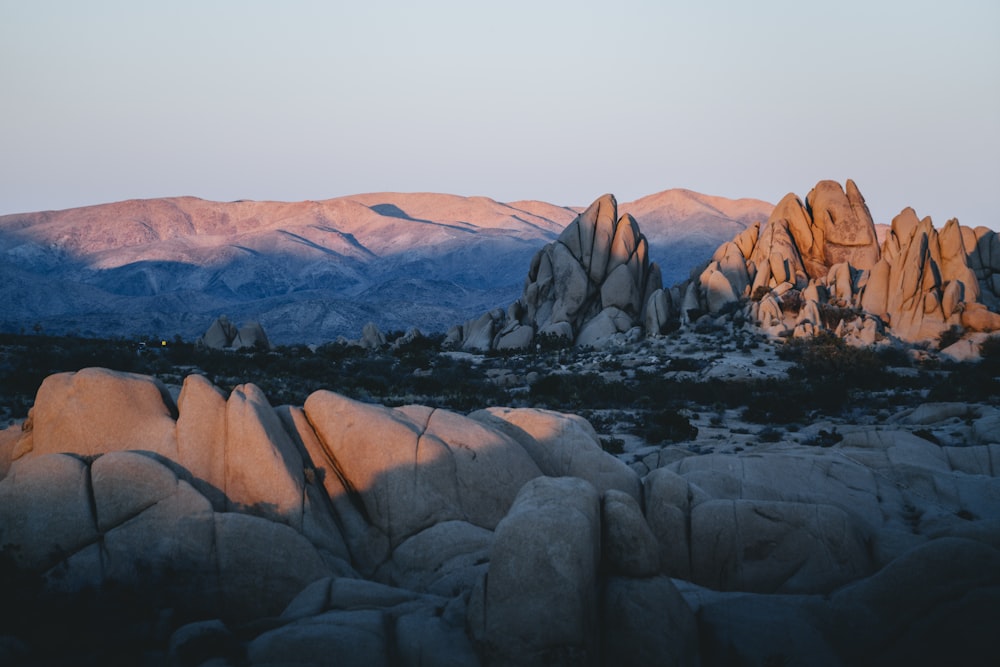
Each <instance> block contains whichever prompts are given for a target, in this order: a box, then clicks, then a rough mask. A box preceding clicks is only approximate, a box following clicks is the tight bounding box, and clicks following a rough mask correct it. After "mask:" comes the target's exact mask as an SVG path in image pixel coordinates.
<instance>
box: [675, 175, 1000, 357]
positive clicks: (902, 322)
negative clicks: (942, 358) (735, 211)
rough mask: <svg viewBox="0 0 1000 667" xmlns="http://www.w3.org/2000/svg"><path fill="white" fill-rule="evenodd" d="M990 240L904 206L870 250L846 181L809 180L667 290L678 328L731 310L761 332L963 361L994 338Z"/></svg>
mask: <svg viewBox="0 0 1000 667" xmlns="http://www.w3.org/2000/svg"><path fill="white" fill-rule="evenodd" d="M998 258H1000V237H998V236H997V233H996V232H995V231H993V230H991V229H988V228H986V227H976V228H970V227H964V226H961V225H959V223H958V221H957V220H949V221H948V223H947V224H945V226H944V227H943V228H941V229H940V230H938V229H936V228H935V227H934V224H933V222H932V221H931V219H930V218H929V217H926V218H923V219H922V220H921V219H920V218H918V217H917V214H916V213H915V212H914V210H913V209H912V208H906V209H903V211H902V212H901V213H900V214H899V215H897V216H896V217H895V218H894V219H893V220H892V225H891V226H890V228H889V230H888V233H887V235H886V238H885V240H884V242H882V244H881V246H880V245H879V242H878V239H877V236H876V229H875V225H874V222H873V221H872V217H871V214H870V213H869V212H868V207H867V205H866V204H865V200H864V197H862V196H861V192H860V191H859V190H858V187H857V185H855V183H854V182H853V181H851V180H848V181H847V186H846V188H843V187H841V186H840V184H839V183H837V182H835V181H820V182H819V183H818V184H817V185H816V187H814V188H813V189H812V190H811V191H810V192H809V194H808V195H807V196H806V199H805V202H803V201H802V200H801V199H799V197H797V196H796V195H795V194H788V195H786V196H785V197H784V198H783V199H782V200H781V201H780V202H779V203H778V205H777V206H776V207H775V208H774V211H773V212H772V213H771V216H770V217H769V218H768V220H767V221H766V222H765V223H764V224H763V225H761V224H760V223H756V224H754V225H752V226H750V227H748V228H747V229H746V230H745V231H743V232H741V233H740V234H738V235H737V236H736V237H735V238H734V239H733V240H732V241H731V242H728V243H724V244H722V245H721V246H719V248H718V250H716V252H715V253H714V254H713V256H712V258H711V260H710V261H709V262H708V263H707V265H706V266H705V267H704V269H703V270H702V271H701V273H700V274H697V275H696V276H693V277H692V280H690V281H688V282H687V283H685V284H683V285H680V286H677V287H676V288H675V290H674V292H675V293H674V295H673V296H674V299H675V301H677V302H679V303H680V304H681V305H680V313H679V316H680V318H681V321H682V322H689V321H693V320H694V319H696V318H698V317H702V316H708V317H719V316H720V315H725V314H727V313H729V314H731V313H733V312H734V311H735V312H739V313H740V314H741V315H742V316H743V317H744V318H745V319H746V320H747V321H749V322H750V323H752V325H753V326H755V327H757V328H759V329H762V330H764V331H766V332H767V333H769V334H771V335H772V336H789V335H791V336H811V335H815V334H816V333H818V332H820V331H831V332H834V333H836V334H837V335H838V336H841V337H842V338H845V339H846V340H847V341H848V342H852V343H855V344H858V345H873V344H875V343H876V342H878V341H882V340H891V339H895V340H897V341H901V342H903V343H907V344H933V343H936V342H938V341H939V340H940V339H942V334H945V333H946V332H953V333H954V338H955V339H957V338H959V337H961V338H962V339H961V340H957V342H956V341H955V340H951V341H948V344H947V345H945V346H944V347H948V348H949V349H946V350H942V351H943V352H944V353H945V354H946V355H948V356H951V357H953V358H956V359H959V360H966V359H969V358H973V357H975V356H977V355H978V348H979V345H980V344H981V343H982V341H983V340H984V339H985V337H986V336H987V335H988V334H990V333H992V332H995V331H998V330H1000V261H998Z"/></svg>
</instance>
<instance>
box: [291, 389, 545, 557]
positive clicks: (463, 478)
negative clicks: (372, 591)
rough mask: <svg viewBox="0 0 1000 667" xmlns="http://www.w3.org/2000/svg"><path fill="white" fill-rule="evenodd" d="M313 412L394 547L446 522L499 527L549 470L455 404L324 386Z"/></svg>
mask: <svg viewBox="0 0 1000 667" xmlns="http://www.w3.org/2000/svg"><path fill="white" fill-rule="evenodd" d="M305 414H306V416H307V417H308V419H309V422H310V423H311V424H312V426H313V427H314V428H315V432H316V435H317V436H318V439H319V441H320V442H321V443H322V449H323V451H324V452H325V453H326V455H327V456H328V457H329V459H330V461H331V464H332V465H333V467H334V468H335V471H336V473H337V474H338V475H339V476H340V477H341V479H342V481H343V483H344V486H345V488H346V489H347V493H348V494H349V495H350V496H351V497H353V498H354V499H355V501H356V502H357V503H358V506H359V507H361V508H363V515H364V516H365V518H366V521H367V523H369V524H371V525H372V526H374V527H375V528H376V529H377V530H378V532H380V533H381V534H382V535H384V536H385V537H386V538H388V541H387V544H386V546H387V548H389V549H395V548H396V547H398V546H399V545H400V544H402V543H403V542H404V541H405V540H406V539H407V538H409V537H412V536H413V535H416V534H417V533H419V532H420V531H422V530H424V529H426V528H429V527H431V526H433V525H434V524H436V523H440V522H442V521H451V520H458V521H466V522H469V523H471V524H473V525H476V526H479V527H481V528H486V529H487V530H492V529H493V528H494V527H496V524H497V522H498V521H500V519H501V518H503V516H504V514H506V512H507V510H508V508H509V507H510V504H511V503H512V502H513V500H514V496H515V495H516V493H517V491H518V489H520V488H521V486H522V485H523V484H524V482H526V481H527V480H529V479H532V478H534V477H537V476H538V475H540V474H541V471H540V470H539V469H538V467H537V466H536V465H535V464H534V462H532V460H531V458H530V457H529V456H528V454H527V453H526V452H525V451H524V449H523V448H522V447H521V446H520V445H519V444H518V443H517V442H515V441H514V440H512V439H510V438H509V437H508V436H506V435H504V434H502V433H499V432H497V431H495V430H493V429H489V428H487V427H486V426H484V425H483V424H481V423H479V422H478V421H475V420H472V419H469V418H467V417H463V416H461V415H458V414H455V413H453V412H449V411H447V410H435V409H432V408H424V407H421V406H409V407H406V408H399V409H389V408H384V407H381V406H374V405H368V404H365V403H359V402H357V401H353V400H351V399H348V398H345V397H343V396H339V395H338V394H335V393H333V392H329V391H319V392H316V393H314V394H312V395H310V396H309V398H308V399H307V400H306V404H305ZM345 530H346V531H348V532H349V531H350V526H346V525H345ZM348 539H349V540H350V539H351V538H350V537H349V538H348ZM372 556H373V557H376V555H375V554H372ZM388 556H389V554H388V553H381V554H380V555H378V556H377V558H378V561H379V562H381V561H383V560H385V559H386V558H387V557H388ZM379 562H376V563H374V564H369V565H376V566H377V565H378V564H379Z"/></svg>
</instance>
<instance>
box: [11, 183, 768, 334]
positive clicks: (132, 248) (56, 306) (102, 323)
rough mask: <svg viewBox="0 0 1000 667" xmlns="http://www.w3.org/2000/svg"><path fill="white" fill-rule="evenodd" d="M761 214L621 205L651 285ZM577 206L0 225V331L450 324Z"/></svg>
mask: <svg viewBox="0 0 1000 667" xmlns="http://www.w3.org/2000/svg"><path fill="white" fill-rule="evenodd" d="M772 208H773V207H772V206H771V205H770V204H767V203H765V202H761V201H757V200H745V199H742V200H729V199H724V198H721V197H710V196H706V195H701V194H698V193H694V192H690V191H687V190H667V191H665V192H661V193H658V194H655V195H650V196H648V197H644V198H642V199H639V200H637V201H635V202H631V203H628V204H624V205H622V210H623V212H629V213H632V215H634V216H635V217H636V218H637V219H638V221H639V223H640V225H641V227H642V230H643V232H644V233H645V234H646V236H647V237H648V238H649V241H650V246H651V253H650V254H651V258H652V259H654V260H655V261H657V262H659V263H660V264H661V266H662V267H663V270H664V271H663V273H664V282H665V283H667V284H671V283H672V282H675V281H677V280H680V279H683V278H685V277H687V274H688V273H689V271H690V269H691V268H692V267H693V266H695V265H696V264H698V263H699V262H701V261H704V260H706V259H707V258H708V257H709V256H710V255H711V253H712V251H713V250H714V249H715V247H717V246H718V245H719V244H720V243H721V242H723V241H725V240H727V239H729V238H732V237H733V235H734V234H735V233H737V232H738V231H740V230H742V229H744V228H745V227H747V226H748V225H749V224H752V223H753V222H755V221H757V220H764V219H766V218H767V216H768V215H769V214H770V212H771V209H772ZM577 212H578V209H574V208H571V207H562V206H556V205H553V204H548V203H545V202H538V201H522V202H511V203H500V202H496V201H493V200H491V199H487V198H484V197H459V196H454V195H444V194H429V193H416V194H399V193H373V194H363V195H353V196H349V197H341V198H336V199H329V200H325V201H306V202H296V203H286V202H256V201H237V202H210V201H205V200H202V199H197V198H194V197H177V198H164V199H150V200H130V201H124V202H118V203H113V204H102V205H98V206H88V207H84V208H75V209H68V210H64V211H47V212H39V213H25V214H16V215H8V216H2V217H0V258H2V260H0V281H2V283H0V297H2V298H3V301H4V306H5V308H4V309H3V313H2V314H0V329H2V330H6V331H17V330H19V329H21V328H24V329H26V330H31V329H32V328H33V327H34V326H35V324H40V325H41V326H42V327H43V329H44V330H45V331H47V332H50V333H67V332H73V333H77V334H79V335H87V336H90V335H101V336H115V335H124V336H130V335H136V334H139V335H156V336H165V337H171V336H173V335H175V334H180V335H181V336H183V337H185V338H188V339H190V338H194V337H196V336H198V335H200V334H201V333H202V332H203V331H204V330H205V328H207V327H208V325H209V324H210V323H211V322H212V320H213V319H214V318H215V317H216V316H218V315H220V314H227V315H228V316H229V317H230V319H232V320H235V321H240V322H242V321H245V320H249V319H256V320H259V321H260V322H261V323H262V324H263V326H264V328H265V330H266V331H267V334H268V336H269V337H270V338H271V340H272V341H274V342H277V343H289V342H316V343H319V342H324V341H327V340H331V339H333V338H335V337H336V336H338V335H347V336H356V335H357V334H358V332H360V330H361V327H362V326H363V325H364V323H365V322H367V321H369V320H373V321H375V322H376V323H377V324H378V325H379V327H380V328H382V329H383V330H392V329H404V328H406V327H409V326H413V325H415V326H418V327H420V328H421V329H422V330H425V331H440V330H443V329H445V328H447V327H448V326H449V325H450V324H452V323H454V322H456V321H461V320H463V319H465V318H468V317H471V316H472V315H474V314H477V313H481V312H482V311H483V310H486V309H489V308H492V307H494V306H495V305H496V304H498V303H509V302H511V301H513V300H514V299H515V298H517V295H518V294H519V293H520V290H521V288H522V283H523V280H524V275H525V272H526V270H527V267H528V263H529V262H530V259H531V256H532V255H533V254H534V252H535V251H536V250H538V248H540V247H541V246H542V245H544V244H546V243H549V242H550V241H552V240H553V239H555V238H556V236H558V234H559V233H560V232H561V231H562V229H563V228H564V227H565V226H566V225H568V224H569V223H570V222H572V220H573V219H574V218H575V216H576V214H577Z"/></svg>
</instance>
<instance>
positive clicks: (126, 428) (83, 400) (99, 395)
mask: <svg viewBox="0 0 1000 667" xmlns="http://www.w3.org/2000/svg"><path fill="white" fill-rule="evenodd" d="M176 418H177V406H176V405H175V404H174V399H173V398H172V397H171V396H170V393H169V392H168V391H167V388H166V387H165V386H164V385H163V384H162V383H161V382H160V381H159V380H156V379H154V378H151V377H148V376H145V375H136V374H133V373H123V372H119V371H111V370H107V369H105V368H85V369H83V370H81V371H77V372H75V373H57V374H55V375H50V376H49V377H47V378H45V380H44V381H43V382H42V385H41V386H40V387H39V388H38V394H37V396H36V397H35V405H34V407H33V408H32V409H31V415H30V423H29V425H28V427H29V428H30V430H31V450H30V451H24V450H22V451H21V452H20V453H21V455H23V456H29V457H31V456H44V455H46V454H55V453H59V452H73V453H74V454H79V455H82V456H95V455H97V454H103V453H105V452H112V451H119V450H125V449H143V450H146V451H150V452H153V453H155V454H159V455H161V456H165V457H167V458H169V459H171V460H176V459H177V440H176V436H175V428H176V423H175V419H176Z"/></svg>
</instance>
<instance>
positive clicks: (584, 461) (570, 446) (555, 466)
mask: <svg viewBox="0 0 1000 667" xmlns="http://www.w3.org/2000/svg"><path fill="white" fill-rule="evenodd" d="M469 418H470V419H474V420H476V421H479V422H481V423H483V424H485V425H486V426H488V427H490V428H493V429H496V430H499V431H501V432H502V433H505V434H506V435H508V436H510V437H511V438H513V439H514V440H516V441H517V442H518V443H519V444H520V445H521V447H523V448H524V450H525V451H527V453H528V454H529V455H530V456H531V458H532V459H533V460H534V462H535V463H536V464H537V465H538V467H539V468H540V469H541V472H542V473H544V474H546V475H548V476H550V477H579V478H581V479H585V480H587V481H588V482H590V483H591V484H593V485H594V487H595V488H596V489H597V490H598V491H599V492H601V493H603V492H605V491H607V490H608V489H617V490H619V491H624V492H625V493H627V494H629V495H630V496H632V497H633V498H635V499H636V500H639V498H640V497H641V492H640V488H639V487H640V483H639V477H638V475H636V474H635V472H634V471H633V470H631V469H630V468H629V467H628V466H627V465H626V464H625V463H624V462H623V461H621V460H620V459H618V458H616V457H614V456H612V455H611V454H608V453H607V452H605V451H604V450H603V449H602V448H601V445H600V441H599V439H598V436H597V432H596V431H594V427H593V426H591V425H590V422H588V421H587V420H586V419H584V418H583V417H580V416H578V415H573V414H564V413H560V412H554V411H552V410H541V409H537V408H487V409H485V410H477V411H476V412H473V413H471V414H470V415H469Z"/></svg>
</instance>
